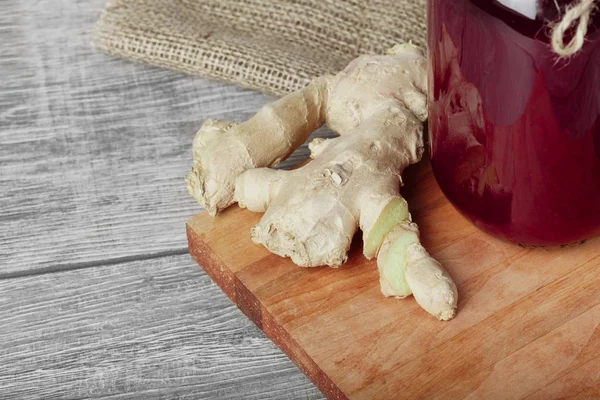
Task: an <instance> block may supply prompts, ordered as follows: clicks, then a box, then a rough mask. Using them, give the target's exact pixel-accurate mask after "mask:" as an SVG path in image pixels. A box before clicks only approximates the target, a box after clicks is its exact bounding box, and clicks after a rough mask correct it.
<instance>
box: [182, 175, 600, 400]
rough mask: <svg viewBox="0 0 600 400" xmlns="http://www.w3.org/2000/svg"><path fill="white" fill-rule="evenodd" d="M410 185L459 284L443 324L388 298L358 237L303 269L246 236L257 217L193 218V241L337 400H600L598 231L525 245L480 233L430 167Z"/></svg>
mask: <svg viewBox="0 0 600 400" xmlns="http://www.w3.org/2000/svg"><path fill="white" fill-rule="evenodd" d="M405 183H406V185H405V188H404V190H403V194H404V195H405V197H406V198H407V200H408V201H409V204H410V206H411V211H412V214H413V217H414V219H415V221H416V222H417V223H418V224H419V225H420V226H421V233H422V241H423V243H424V245H425V246H426V247H427V248H428V249H429V251H430V252H431V253H432V254H433V255H434V256H435V257H436V258H437V259H438V260H439V261H441V262H442V263H443V264H444V265H445V266H446V269H447V270H448V272H449V273H450V274H451V275H452V277H453V278H454V280H455V281H456V283H457V285H458V289H459V296H460V300H459V310H458V315H457V317H456V318H455V319H454V320H452V321H450V322H439V321H437V320H435V319H434V318H433V317H431V316H430V315H428V314H427V313H425V312H424V311H423V310H422V309H420V308H419V307H418V306H417V304H416V303H415V301H414V299H412V298H408V299H405V300H396V299H386V298H384V297H383V296H382V295H381V294H380V292H379V282H378V275H377V269H376V265H375V263H374V262H369V261H367V260H366V259H365V258H364V257H363V256H362V253H361V245H362V244H361V243H359V242H358V241H356V242H355V243H354V244H353V246H352V249H351V252H350V257H349V261H348V263H347V265H345V266H344V267H342V268H340V269H331V268H327V267H322V268H313V269H303V268H299V267H296V266H295V265H294V264H292V262H291V261H290V260H288V259H283V258H280V257H278V256H276V255H273V254H270V253H269V252H268V251H267V250H265V249H264V248H263V247H261V246H258V245H255V244H254V243H252V242H251V241H250V238H249V232H250V228H251V227H252V226H253V225H254V224H256V223H257V222H258V220H259V218H260V216H261V215H260V214H254V213H251V212H249V211H247V210H241V209H239V208H238V207H237V206H234V207H231V208H230V209H228V210H227V211H226V212H224V213H223V214H222V215H220V216H218V217H216V218H212V217H210V216H208V215H207V214H200V215H197V216H196V217H194V218H192V219H190V220H189V221H188V223H187V232H188V239H189V249H190V252H191V254H192V255H193V256H194V258H195V259H196V260H197V261H198V263H199V264H200V265H201V266H202V267H203V268H204V269H205V270H206V272H207V273H208V274H209V275H210V276H211V277H212V278H213V279H214V280H215V282H217V284H219V286H220V287H221V288H222V289H223V291H224V292H225V293H226V294H227V295H228V296H229V298H231V300H232V301H233V302H235V304H237V305H238V307H239V308H240V309H241V310H242V311H243V312H244V313H245V314H246V315H247V316H248V318H250V319H251V320H252V321H253V322H254V323H255V324H256V325H258V326H259V327H260V328H261V329H262V330H263V331H264V332H265V333H266V334H267V335H268V336H269V337H270V338H271V339H272V340H273V341H274V342H275V343H276V344H277V345H278V346H279V347H280V348H281V349H282V350H283V351H284V352H285V353H286V354H287V355H288V356H289V357H290V358H291V359H292V360H293V361H294V362H295V363H296V364H297V365H298V366H299V367H300V368H301V369H302V371H304V373H305V374H306V375H307V376H308V377H309V378H310V379H312V381H313V382H314V383H315V384H316V385H317V386H318V387H319V388H320V389H321V391H322V392H323V393H324V394H325V395H326V396H328V397H329V398H332V399H346V398H349V399H404V398H406V399H416V398H423V399H454V398H465V397H469V398H480V399H504V398H506V399H521V398H528V399H544V400H545V399H553V398H587V399H589V398H600V240H599V239H594V240H590V241H588V242H587V243H585V244H582V245H578V246H573V247H568V248H564V249H551V250H547V249H535V250H533V249H525V248H522V247H519V246H517V245H514V244H510V243H504V242H502V241H500V240H497V239H494V238H492V237H490V236H488V235H486V234H484V233H483V232H480V231H478V230H477V229H476V228H475V227H474V226H473V225H471V223H470V222H468V221H467V220H466V219H465V218H463V217H462V216H461V215H460V214H458V212H457V211H456V210H455V209H454V208H453V207H452V206H451V205H450V204H449V203H448V201H447V200H446V199H445V198H444V197H443V195H442V193H441V192H440V190H439V188H438V186H437V184H436V183H435V180H434V178H433V176H432V174H431V170H430V168H429V166H428V165H427V164H426V163H421V164H419V165H417V166H413V167H411V168H410V169H409V170H408V171H407V174H405Z"/></svg>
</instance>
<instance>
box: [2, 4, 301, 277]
mask: <svg viewBox="0 0 600 400" xmlns="http://www.w3.org/2000/svg"><path fill="white" fill-rule="evenodd" d="M104 3H105V0H80V1H59V2H57V1H54V0H5V1H3V2H2V12H1V13H0V40H1V41H2V45H1V46H0V75H1V76H2V79H1V80H0V277H8V276H19V275H23V274H27V273H29V272H28V271H32V270H33V271H44V270H46V271H47V270H64V269H70V268H77V267H81V266H89V265H97V264H98V263H101V262H103V261H105V260H113V261H119V260H121V261H122V260H127V259H131V258H135V257H137V256H139V255H144V256H145V257H153V256H159V255H165V254H183V253H184V252H185V251H186V250H185V249H186V239H185V229H184V222H185V220H186V219H187V218H188V217H190V216H191V215H193V214H195V213H197V212H199V211H200V208H199V206H197V205H196V204H195V203H194V201H193V200H192V199H191V198H189V197H188V195H187V193H186V191H185V188H184V184H183V177H184V176H185V174H186V173H187V171H188V169H189V168H190V166H191V143H192V139H193V136H194V134H195V132H196V130H197V129H198V128H199V127H200V125H201V124H202V122H203V120H204V119H206V118H207V117H216V118H223V119H230V120H234V121H241V120H243V119H246V118H248V117H249V116H250V115H251V114H252V113H253V112H255V111H256V110H257V109H258V108H259V107H260V106H261V105H262V104H264V103H265V102H267V101H270V100H271V99H270V98H269V97H267V96H264V95H261V94H259V93H255V92H252V91H249V90H242V89H238V88H235V87H232V86H228V85H224V84H221V83H217V82H212V81H207V80H202V79H198V78H192V77H188V76H184V75H181V74H177V73H174V72H171V71H165V70H161V69H156V68H152V67H147V66H143V65H136V64H130V63H128V62H125V61H121V60H117V59H113V58H111V57H109V56H106V55H104V54H101V53H98V52H97V51H95V50H94V49H93V48H92V47H91V39H90V34H91V31H92V29H93V25H94V23H95V21H96V19H97V18H98V16H99V13H100V11H101V9H102V7H103V6H104ZM305 157H306V149H304V150H302V151H301V152H300V153H299V154H298V155H296V156H295V157H294V158H293V159H292V160H290V161H289V162H288V164H287V165H290V164H294V163H296V162H297V161H298V160H299V159H302V158H305Z"/></svg>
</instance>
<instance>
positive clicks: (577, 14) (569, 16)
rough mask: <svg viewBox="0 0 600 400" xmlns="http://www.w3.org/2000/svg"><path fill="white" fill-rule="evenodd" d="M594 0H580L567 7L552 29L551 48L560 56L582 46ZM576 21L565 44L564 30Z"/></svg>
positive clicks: (566, 54) (569, 53)
mask: <svg viewBox="0 0 600 400" xmlns="http://www.w3.org/2000/svg"><path fill="white" fill-rule="evenodd" d="M594 1H595V0H581V1H580V2H579V4H577V5H575V6H573V7H571V8H569V9H568V10H567V12H566V13H565V15H564V17H563V18H562V20H561V21H560V22H559V23H558V24H556V25H555V26H554V28H553V30H552V48H553V49H554V51H555V52H556V54H558V55H559V56H560V57H570V56H572V55H573V54H575V53H577V52H578V51H579V50H581V48H582V47H583V42H584V41H585V35H586V34H587V31H588V25H589V22H590V14H591V13H592V11H593V9H594ZM575 23H577V28H576V30H575V34H574V35H573V38H572V39H571V40H570V41H569V42H568V43H567V44H565V42H564V38H565V34H566V32H567V31H568V30H569V28H571V26H573V24H575Z"/></svg>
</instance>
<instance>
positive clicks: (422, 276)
mask: <svg viewBox="0 0 600 400" xmlns="http://www.w3.org/2000/svg"><path fill="white" fill-rule="evenodd" d="M426 92H427V73H426V59H425V57H424V56H423V54H422V52H421V51H420V50H419V49H418V48H417V47H415V46H413V45H411V44H404V45H399V46H396V47H394V48H393V49H391V50H390V51H389V52H388V54H387V55H381V56H361V57H359V58H357V59H356V60H354V61H352V62H351V63H350V64H349V65H348V67H346V69H344V70H343V71H342V72H340V73H339V74H338V75H336V76H324V77H320V78H317V79H315V80H313V81H312V82H311V83H310V84H309V85H308V86H306V87H305V88H304V89H302V90H299V91H297V92H294V93H291V94H289V95H287V96H285V97H283V98H281V99H279V100H277V101H275V102H273V103H271V104H269V105H266V106H264V107H263V108H261V109H260V110H259V111H258V113H257V114H256V115H255V116H254V117H252V118H251V119H249V120H248V121H246V122H244V123H241V124H233V123H229V122H223V121H213V120H209V121H206V122H205V124H204V125H203V126H202V128H201V129H200V131H199V132H198V133H197V134H196V138H195V139H194V144H193V153H194V165H193V168H192V171H191V172H190V173H189V175H188V176H187V178H186V183H187V188H188V190H189V192H190V194H191V195H192V196H193V197H195V198H196V199H197V200H198V202H199V203H200V204H201V205H202V206H203V207H205V208H206V209H207V210H208V212H209V213H210V214H211V215H215V214H217V213H218V212H219V211H220V210H222V209H224V208H226V207H228V206H230V205H231V204H233V203H235V202H237V203H238V204H239V206H240V207H246V208H248V209H249V210H251V211H254V212H264V215H263V217H262V219H261V220H260V222H259V223H258V224H257V225H256V226H255V227H254V228H253V229H252V232H251V237H252V240H253V241H254V242H256V243H258V244H262V245H264V246H265V247H266V248H267V249H269V250H270V251H271V252H273V253H275V254H278V255H280V256H282V257H290V258H291V259H292V261H293V262H294V263H296V264H297V265H299V266H303V267H314V266H321V265H328V266H331V267H339V266H340V265H342V264H343V263H344V262H345V261H346V259H347V252H348V249H349V247H350V243H351V241H352V238H353V236H354V234H355V233H356V231H357V229H358V228H360V229H361V230H362V232H363V243H364V254H365V256H366V257H367V258H369V259H371V258H373V257H377V265H378V268H379V271H380V282H381V290H382V292H383V294H384V295H385V296H393V297H400V298H401V297H406V296H409V295H410V294H413V295H414V296H415V299H416V300H417V302H418V303H419V304H420V305H421V306H422V307H423V308H424V309H425V310H426V311H427V312H429V313H431V314H432V315H434V316H435V317H437V318H439V319H441V320H447V319H450V318H452V317H453V316H454V315H455V311H456V305H457V291H456V285H455V284H454V282H453V281H452V279H451V278H450V276H449V275H448V273H447V272H446V271H445V270H444V269H443V268H442V266H441V265H440V264H439V263H438V262H437V261H435V260H434V259H433V258H431V256H430V255H429V254H428V253H427V251H426V250H425V249H424V248H423V247H422V246H421V244H420V240H419V233H418V228H417V226H416V224H414V223H413V222H412V221H411V216H410V213H409V211H408V205H407V204H406V201H405V200H404V199H403V198H402V197H401V196H400V193H399V187H400V185H401V183H402V182H401V178H400V175H401V173H402V171H403V170H404V169H405V168H406V167H407V166H408V165H410V164H413V163H416V162H418V161H419V160H420V159H421V156H422V154H423V146H424V145H423V122H424V121H425V120H426V119H427V98H426V97H427V96H426ZM325 123H327V125H328V126H329V127H330V128H331V129H333V130H335V131H336V132H338V133H339V134H340V136H339V137H337V138H334V139H315V140H314V141H313V142H311V143H310V145H309V148H310V150H311V153H312V154H311V158H313V161H311V162H310V163H308V164H306V165H304V166H303V167H301V168H298V169H296V170H291V171H285V170H275V169H271V168H269V167H273V166H276V165H277V164H279V163H280V162H281V161H282V160H284V159H285V158H286V157H287V156H289V154H290V153H291V152H292V151H294V149H296V148H297V147H299V146H300V145H301V144H302V143H304V141H305V140H306V139H307V138H308V136H309V135H310V133H312V132H313V131H314V130H316V129H317V128H319V127H320V126H321V125H323V124H325Z"/></svg>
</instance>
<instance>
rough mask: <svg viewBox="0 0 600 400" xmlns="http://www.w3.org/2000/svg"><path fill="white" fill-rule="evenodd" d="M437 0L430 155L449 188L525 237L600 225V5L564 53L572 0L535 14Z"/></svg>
mask: <svg viewBox="0 0 600 400" xmlns="http://www.w3.org/2000/svg"><path fill="white" fill-rule="evenodd" d="M428 3H429V4H428V20H429V57H430V68H429V88H430V90H429V93H430V95H429V107H430V113H429V135H430V136H429V141H430V152H431V165H432V168H433V172H434V174H435V176H436V179H437V181H438V183H439V185H440V187H441V188H442V190H443V192H444V193H445V195H446V196H447V197H448V199H450V201H451V202H452V203H453V204H454V205H455V206H456V207H457V208H458V209H459V210H460V211H461V212H462V213H463V214H464V215H465V216H467V217H468V218H469V219H470V220H471V221H473V222H474V223H475V224H476V225H477V226H478V227H479V228H481V229H483V230H485V231H487V232H489V233H491V234H494V235H496V236H499V237H502V238H505V239H508V240H511V241H514V242H517V243H521V244H525V245H534V246H555V245H563V244H570V243H574V242H579V241H582V240H585V239H587V238H590V237H592V236H595V235H598V234H600V119H599V116H600V31H597V30H596V27H600V12H595V13H593V14H592V21H591V24H590V25H589V29H588V32H587V36H586V41H585V44H584V45H583V48H582V49H581V50H580V51H579V52H578V53H577V54H576V55H574V56H572V57H570V58H567V59H560V58H559V57H558V56H557V54H556V53H555V51H554V50H553V48H552V46H551V45H550V38H549V36H550V27H551V26H552V25H551V23H552V22H553V21H556V19H557V18H560V14H561V13H562V12H564V11H565V7H567V6H568V5H566V4H565V3H568V2H565V1H560V0H557V2H555V1H554V0H552V1H541V4H538V6H537V11H536V14H535V15H529V16H526V15H522V14H519V13H517V12H515V11H514V10H511V9H509V8H507V7H505V6H503V5H502V4H500V3H499V2H498V1H495V0H429V1H428ZM538 3H539V0H538ZM557 3H558V5H559V6H561V8H560V9H557V8H556V7H557ZM567 39H568V38H567Z"/></svg>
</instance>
